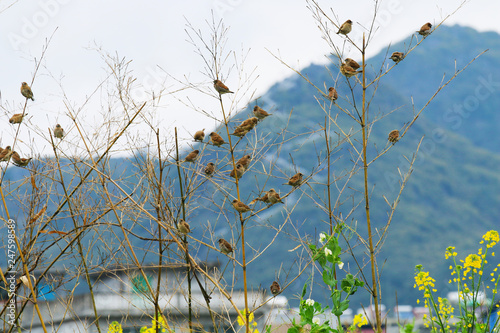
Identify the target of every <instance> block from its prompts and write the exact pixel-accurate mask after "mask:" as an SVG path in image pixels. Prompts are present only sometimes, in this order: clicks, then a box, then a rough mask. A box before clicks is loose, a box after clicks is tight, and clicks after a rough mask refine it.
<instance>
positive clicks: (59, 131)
mask: <svg viewBox="0 0 500 333" xmlns="http://www.w3.org/2000/svg"><path fill="white" fill-rule="evenodd" d="M63 136H64V129H63V128H62V127H61V125H59V124H57V125H56V127H55V128H54V137H56V138H58V139H62V138H63Z"/></svg>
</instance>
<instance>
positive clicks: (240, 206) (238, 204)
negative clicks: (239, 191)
mask: <svg viewBox="0 0 500 333" xmlns="http://www.w3.org/2000/svg"><path fill="white" fill-rule="evenodd" d="M233 207H234V209H236V210H237V211H238V212H240V213H246V212H249V211H251V210H252V209H251V208H250V207H248V206H247V205H245V204H244V203H243V202H241V201H239V200H238V199H234V200H233Z"/></svg>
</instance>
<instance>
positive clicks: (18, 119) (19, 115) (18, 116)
mask: <svg viewBox="0 0 500 333" xmlns="http://www.w3.org/2000/svg"><path fill="white" fill-rule="evenodd" d="M27 115H28V114H27V113H25V114H24V116H23V114H22V113H16V114H14V115H13V116H12V117H10V119H9V123H11V124H20V123H21V122H22V121H23V118H24V117H25V116H27Z"/></svg>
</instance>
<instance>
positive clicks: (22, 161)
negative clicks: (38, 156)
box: [11, 151, 31, 167]
mask: <svg viewBox="0 0 500 333" xmlns="http://www.w3.org/2000/svg"><path fill="white" fill-rule="evenodd" d="M11 159H12V162H13V163H14V164H15V165H16V166H18V167H25V166H27V165H28V164H29V162H30V161H31V157H30V158H21V156H19V154H18V153H17V152H16V151H13V152H12V155H11Z"/></svg>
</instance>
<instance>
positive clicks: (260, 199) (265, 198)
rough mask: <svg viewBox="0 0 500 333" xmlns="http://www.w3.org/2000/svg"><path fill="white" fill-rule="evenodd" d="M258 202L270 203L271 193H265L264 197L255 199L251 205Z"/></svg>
mask: <svg viewBox="0 0 500 333" xmlns="http://www.w3.org/2000/svg"><path fill="white" fill-rule="evenodd" d="M257 201H262V202H265V203H269V193H268V192H265V193H264V195H263V196H262V197H260V198H259V197H257V198H255V199H253V200H252V201H250V205H253V204H254V203H256V202H257Z"/></svg>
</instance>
